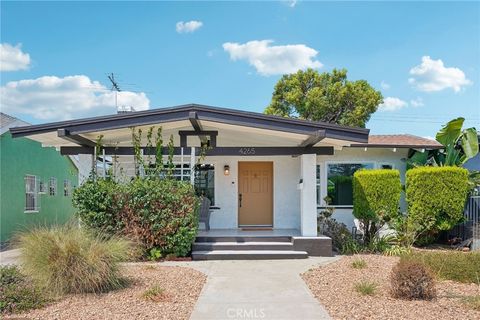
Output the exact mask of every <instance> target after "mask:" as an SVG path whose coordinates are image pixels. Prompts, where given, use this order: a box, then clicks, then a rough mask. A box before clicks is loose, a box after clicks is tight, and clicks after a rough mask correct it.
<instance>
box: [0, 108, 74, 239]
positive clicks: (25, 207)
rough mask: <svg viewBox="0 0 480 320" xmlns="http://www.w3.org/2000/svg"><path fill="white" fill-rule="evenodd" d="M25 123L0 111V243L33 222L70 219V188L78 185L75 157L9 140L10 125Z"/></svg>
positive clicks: (25, 142)
mask: <svg viewBox="0 0 480 320" xmlns="http://www.w3.org/2000/svg"><path fill="white" fill-rule="evenodd" d="M24 125H28V123H26V122H23V121H21V120H19V119H17V118H14V117H12V116H9V115H6V114H4V113H0V176H1V178H0V242H1V243H2V244H3V245H4V244H6V243H7V242H8V241H10V240H11V239H12V236H13V235H14V234H15V232H18V231H22V230H26V229H27V228H29V227H32V226H35V225H49V224H56V223H65V222H67V221H68V220H70V219H72V218H73V212H74V208H73V206H72V191H73V188H75V187H76V186H77V185H78V169H77V166H76V165H75V159H71V158H69V157H68V156H62V155H60V153H59V152H58V151H57V150H55V148H42V145H41V144H40V143H39V142H36V141H33V140H30V139H27V138H20V139H12V136H11V134H10V132H9V131H8V129H9V128H11V127H17V126H24Z"/></svg>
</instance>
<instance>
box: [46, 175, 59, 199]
mask: <svg viewBox="0 0 480 320" xmlns="http://www.w3.org/2000/svg"><path fill="white" fill-rule="evenodd" d="M48 194H49V195H51V196H56V195H57V178H55V177H51V178H50V180H48Z"/></svg>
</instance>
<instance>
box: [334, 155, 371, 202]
mask: <svg viewBox="0 0 480 320" xmlns="http://www.w3.org/2000/svg"><path fill="white" fill-rule="evenodd" d="M374 167H375V164H374V162H348V163H347V162H345V163H333V162H332V163H327V165H326V175H327V196H328V197H329V198H330V204H331V205H333V206H339V207H342V206H347V207H350V206H353V187H352V182H353V174H354V173H355V171H357V170H360V169H373V168H374Z"/></svg>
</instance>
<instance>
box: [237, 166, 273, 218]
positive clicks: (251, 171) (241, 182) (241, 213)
mask: <svg viewBox="0 0 480 320" xmlns="http://www.w3.org/2000/svg"><path fill="white" fill-rule="evenodd" d="M238 225H239V226H240V227H242V226H270V227H271V226H273V162H249V161H248V162H247V161H245V162H238Z"/></svg>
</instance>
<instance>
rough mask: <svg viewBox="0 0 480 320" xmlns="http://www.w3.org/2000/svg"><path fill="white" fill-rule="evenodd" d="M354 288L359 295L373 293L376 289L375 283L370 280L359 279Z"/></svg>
mask: <svg viewBox="0 0 480 320" xmlns="http://www.w3.org/2000/svg"><path fill="white" fill-rule="evenodd" d="M355 290H356V291H357V292H358V293H360V294H361V295H364V296H365V295H368V296H371V295H374V294H375V291H377V284H376V283H375V282H371V281H360V282H357V283H356V284H355Z"/></svg>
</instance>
